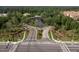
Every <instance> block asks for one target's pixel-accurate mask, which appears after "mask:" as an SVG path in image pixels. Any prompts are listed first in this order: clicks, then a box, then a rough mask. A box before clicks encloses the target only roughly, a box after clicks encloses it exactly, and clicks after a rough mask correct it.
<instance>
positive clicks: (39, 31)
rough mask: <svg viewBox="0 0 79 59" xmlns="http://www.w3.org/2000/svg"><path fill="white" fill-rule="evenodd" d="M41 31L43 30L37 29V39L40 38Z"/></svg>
mask: <svg viewBox="0 0 79 59" xmlns="http://www.w3.org/2000/svg"><path fill="white" fill-rule="evenodd" d="M42 32H43V30H38V32H37V39H41V38H42Z"/></svg>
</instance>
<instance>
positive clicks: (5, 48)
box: [0, 29, 79, 52]
mask: <svg viewBox="0 0 79 59" xmlns="http://www.w3.org/2000/svg"><path fill="white" fill-rule="evenodd" d="M36 36H37V31H36V30H35V29H31V30H30V33H29V35H28V37H27V39H26V40H24V41H23V42H21V43H19V44H0V52H79V43H76V44H70V43H57V42H54V41H53V40H49V39H48V38H45V40H44V38H43V39H41V40H37V37H36Z"/></svg>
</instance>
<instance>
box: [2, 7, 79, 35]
mask: <svg viewBox="0 0 79 59" xmlns="http://www.w3.org/2000/svg"><path fill="white" fill-rule="evenodd" d="M71 10H73V11H79V7H52V6H51V7H46V6H43V7H40V6H36V7H33V6H27V7H26V6H24V7H23V6H21V7H20V6H16V7H15V6H13V7H12V6H2V7H0V14H7V16H0V33H1V32H6V31H7V32H8V31H10V32H13V31H16V30H17V28H18V27H19V28H21V27H22V24H23V23H25V24H29V25H33V26H35V22H34V20H32V19H31V17H34V16H35V15H39V16H41V17H42V18H43V23H44V24H45V26H55V27H56V30H58V29H60V28H61V29H64V30H74V31H75V33H77V34H79V23H78V22H76V21H75V20H73V19H72V18H70V17H67V16H64V15H63V14H62V12H63V11H71ZM25 13H29V14H30V15H27V16H24V15H23V14H25Z"/></svg>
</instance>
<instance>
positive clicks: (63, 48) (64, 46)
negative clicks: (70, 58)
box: [59, 43, 70, 52]
mask: <svg viewBox="0 0 79 59" xmlns="http://www.w3.org/2000/svg"><path fill="white" fill-rule="evenodd" d="M59 44H60V47H61V49H62V50H63V52H70V50H69V48H68V47H67V45H66V44H65V43H59Z"/></svg>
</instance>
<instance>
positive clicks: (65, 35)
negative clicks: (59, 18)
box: [52, 30, 79, 42]
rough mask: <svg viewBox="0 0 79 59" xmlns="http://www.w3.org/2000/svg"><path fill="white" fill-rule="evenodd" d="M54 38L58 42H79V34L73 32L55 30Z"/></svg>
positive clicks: (53, 32)
mask: <svg viewBox="0 0 79 59" xmlns="http://www.w3.org/2000/svg"><path fill="white" fill-rule="evenodd" d="M52 34H53V37H54V38H55V39H56V40H60V41H72V40H73V41H77V42H78V41H79V34H77V33H75V32H74V31H73V30H68V31H59V30H53V31H52Z"/></svg>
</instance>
